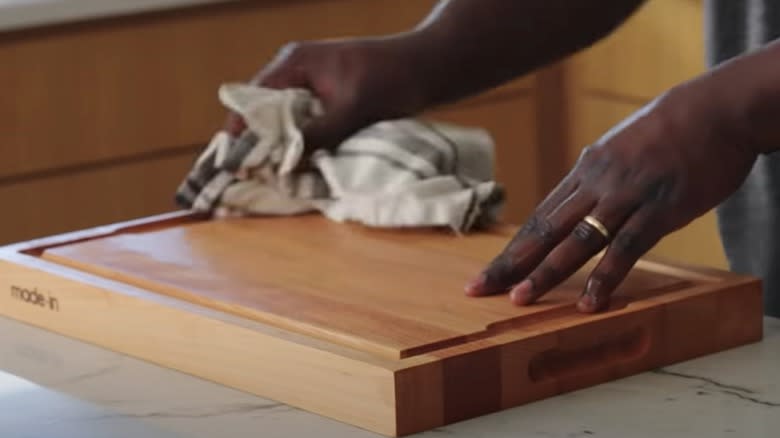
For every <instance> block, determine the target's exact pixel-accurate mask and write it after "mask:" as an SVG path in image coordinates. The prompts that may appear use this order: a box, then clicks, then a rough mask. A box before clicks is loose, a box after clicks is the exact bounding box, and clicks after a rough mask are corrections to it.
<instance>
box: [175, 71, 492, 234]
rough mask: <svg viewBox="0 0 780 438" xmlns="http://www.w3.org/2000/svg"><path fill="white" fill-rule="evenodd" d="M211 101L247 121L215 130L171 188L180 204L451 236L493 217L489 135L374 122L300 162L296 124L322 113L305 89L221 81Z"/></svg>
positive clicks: (418, 123)
mask: <svg viewBox="0 0 780 438" xmlns="http://www.w3.org/2000/svg"><path fill="white" fill-rule="evenodd" d="M219 98H220V100H221V102H222V104H223V105H225V106H226V107H227V108H228V109H230V110H232V111H235V112H236V113H238V114H240V115H241V116H242V117H243V118H244V120H245V123H246V126H247V127H246V129H245V130H244V132H243V133H242V134H240V135H239V136H238V137H232V136H231V135H230V134H228V133H227V132H225V131H220V132H218V133H216V135H215V136H214V137H213V139H212V140H211V142H210V143H209V145H208V147H207V148H206V149H205V150H204V151H203V152H202V153H201V155H200V156H199V157H198V159H197V160H196V162H195V164H194V167H193V168H192V170H190V171H189V173H188V174H187V175H186V176H185V178H184V180H183V181H182V183H181V184H180V186H179V188H178V190H177V192H176V196H175V199H176V202H177V203H178V204H179V205H180V206H182V207H183V208H187V209H191V210H193V211H196V212H206V213H211V214H214V215H215V216H225V215H232V216H235V215H238V216H250V215H293V214H301V213H307V212H316V211H319V212H320V213H322V214H323V215H325V216H326V217H328V218H330V219H331V220H334V221H339V222H343V221H354V222H359V223H362V224H364V225H367V226H372V227H394V228H399V227H439V226H447V227H450V228H452V229H453V230H455V231H456V232H459V233H464V232H468V231H470V230H473V229H476V228H480V227H484V226H486V225H490V224H492V223H494V222H496V221H497V218H498V215H499V214H500V210H501V207H502V206H503V202H504V193H503V189H502V187H501V186H500V185H499V184H497V183H496V182H495V181H493V158H494V157H493V151H494V147H493V141H492V138H491V137H490V135H489V134H488V133H487V132H486V131H484V130H482V129H475V128H467V127H461V126H456V125H453V124H448V123H430V122H426V121H423V120H419V119H397V120H389V121H382V122H379V123H375V124H373V125H371V126H369V127H367V128H365V129H363V130H361V131H359V132H357V133H355V134H354V135H353V136H351V137H350V138H347V139H346V140H345V141H344V142H342V143H341V144H340V145H338V146H337V147H336V148H334V149H332V150H315V151H313V152H312V153H310V154H307V157H308V158H307V160H308V161H307V162H302V161H301V160H302V159H303V157H304V142H303V136H302V132H301V128H302V127H303V126H304V125H305V124H306V123H307V122H308V121H309V120H311V119H312V118H314V117H317V116H318V115H320V114H322V106H321V104H320V102H319V101H318V100H317V99H316V98H315V97H313V95H312V94H311V93H310V92H308V91H307V90H304V89H284V90H276V89H267V88H261V87H256V86H251V85H245V84H225V85H223V86H221V87H220V89H219Z"/></svg>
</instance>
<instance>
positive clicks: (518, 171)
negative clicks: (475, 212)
mask: <svg viewBox="0 0 780 438" xmlns="http://www.w3.org/2000/svg"><path fill="white" fill-rule="evenodd" d="M427 117H428V118H431V119H435V120H443V121H449V122H453V123H459V124H462V125H466V126H474V127H480V128H484V129H486V130H488V131H489V132H490V134H491V136H492V137H493V140H494V142H495V144H496V153H495V155H496V178H497V180H498V181H499V182H500V183H501V184H503V185H504V187H505V189H506V192H507V203H506V207H505V209H504V218H505V220H507V221H510V222H514V223H518V222H520V221H523V220H525V219H526V217H527V216H528V215H529V214H530V213H531V211H532V210H533V208H534V207H536V203H537V202H538V191H539V185H538V180H539V178H540V172H542V171H543V169H542V168H541V167H540V156H539V151H538V144H537V135H536V123H537V120H536V117H535V113H534V100H533V97H532V94H519V93H518V94H516V95H514V96H513V97H507V98H502V99H496V100H492V101H489V102H486V103H483V104H480V105H469V106H462V107H455V108H448V109H443V110H438V111H435V112H431V113H429V114H427Z"/></svg>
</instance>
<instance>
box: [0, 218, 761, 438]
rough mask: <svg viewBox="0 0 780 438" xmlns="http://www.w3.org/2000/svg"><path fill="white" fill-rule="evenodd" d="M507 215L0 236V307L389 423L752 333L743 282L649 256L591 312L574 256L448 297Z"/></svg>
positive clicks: (642, 366)
mask: <svg viewBox="0 0 780 438" xmlns="http://www.w3.org/2000/svg"><path fill="white" fill-rule="evenodd" d="M513 231H514V229H513V228H512V227H501V228H497V229H495V230H492V231H490V232H482V233H476V234H471V235H466V236H455V235H453V234H451V233H449V232H446V231H442V230H431V229H425V230H378V229H367V228H363V227H361V226H358V225H351V224H338V223H335V222H332V221H329V220H327V219H324V218H322V217H320V216H315V215H310V216H299V217H292V218H289V217H288V218H251V219H224V220H209V219H205V218H198V217H195V216H190V215H188V214H185V213H177V214H172V215H166V216H156V217H152V218H145V219H143V220H139V221H133V222H127V223H122V224H115V225H112V226H107V227H100V228H96V229H91V230H84V231H79V232H74V233H69V234H66V235H62V236H54V237H51V238H47V239H41V240H37V241H33V242H26V243H22V244H18V245H12V246H9V247H6V248H3V249H2V250H0V273H1V274H2V276H1V277H2V278H0V284H2V285H4V286H5V287H6V290H7V291H8V293H6V294H4V295H2V298H0V314H3V315H6V316H9V317H12V318H16V319H19V320H22V321H25V322H28V323H31V324H35V325H38V326H41V327H44V328H47V329H49V330H52V331H55V332H58V333H62V334H65V335H68V336H72V337H75V338H78V339H82V340H85V341H88V342H93V343H95V344H98V345H101V346H104V347H106V348H110V349H114V350H117V351H120V352H123V353H126V354H129V355H133V356H136V357H139V358H142V359H145V360H148V361H151V362H154V363H158V364H160V365H163V366H167V367H171V368H174V369H178V370H181V371H183V372H187V373H190V374H193V375H196V376H200V377H203V378H206V379H210V380H213V381H216V382H219V383H222V384H225V385H228V386H231V387H235V388H238V389H241V390H245V391H249V392H252V393H255V394H258V395H261V396H264V397H269V398H273V399H276V400H279V401H281V402H285V403H288V404H290V405H294V406H297V407H300V408H303V409H307V410H309V411H312V412H316V413H319V414H321V415H325V416H328V417H331V418H334V419H337V420H340V421H343V422H347V423H350V424H353V425H355V426H358V427H362V428H365V429H369V430H372V431H375V432H378V433H382V434H385V435H392V436H398V435H407V434H410V433H414V432H419V431H423V430H427V429H430V428H433V427H437V426H440V425H444V424H449V423H452V422H455V421H460V420H464V419H468V418H472V417H475V416H478V415H483V414H486V413H489V412H495V411H497V410H501V409H505V408H508V407H512V406H518V405H521V404H523V403H526V402H529V401H533V400H538V399H540V398H544V397H549V396H553V395H555V394H560V393H563V392H566V391H570V390H574V389H579V388H583V387H587V386H589V385H594V384H598V383H601V382H605V381H608V380H612V379H616V378H619V377H622V376H627V375H630V374H634V373H637V372H641V371H645V370H648V369H651V368H654V367H658V366H661V365H665V364H670V363H674V362H678V361H681V360H686V359H690V358H693V357H697V356H700V355H703V354H708V353H712V352H716V351H720V350H723V349H727V348H731V347H734V346H738V345H742V344H745V343H749V342H754V341H757V340H759V339H761V336H762V316H763V315H762V300H761V288H760V283H759V282H758V281H756V280H755V279H752V278H746V277H741V276H736V275H733V274H730V273H726V272H718V271H712V270H708V269H701V268H692V267H682V266H674V265H670V264H664V263H660V262H654V261H650V260H642V261H640V262H639V263H638V264H637V266H636V267H635V269H634V270H633V271H632V272H631V273H630V275H629V276H628V278H627V279H626V280H625V281H624V282H623V284H622V285H621V286H620V289H619V290H618V292H617V294H616V296H615V299H614V302H613V304H612V306H611V308H610V309H609V310H608V311H606V312H603V313H601V314H597V315H583V314H580V313H578V312H577V311H576V310H575V307H574V304H575V302H576V299H577V297H578V296H579V294H580V292H581V291H582V288H583V286H584V283H585V279H586V278H587V273H588V272H589V270H588V269H587V267H586V268H585V269H583V270H582V271H581V272H579V273H577V274H576V275H574V276H573V277H572V278H570V279H569V280H567V281H566V283H565V284H563V285H561V286H560V287H558V288H556V290H554V291H553V292H551V293H550V294H549V295H547V296H546V297H545V298H544V299H543V300H542V301H541V302H539V303H538V304H536V305H533V306H528V307H518V306H514V305H512V304H511V303H510V301H509V299H508V297H507V296H506V295H497V296H492V297H482V298H472V297H467V296H465V295H464V293H463V285H464V284H465V283H466V282H467V281H468V280H469V279H470V278H471V277H472V276H473V275H474V274H476V273H477V272H479V271H480V270H481V269H482V268H483V267H484V266H485V265H486V264H487V263H488V262H489V261H490V259H492V258H493V257H494V256H495V255H496V254H497V253H498V252H499V251H500V250H501V249H502V248H503V246H504V245H505V244H506V242H507V241H508V239H509V238H510V237H511V236H512V233H513Z"/></svg>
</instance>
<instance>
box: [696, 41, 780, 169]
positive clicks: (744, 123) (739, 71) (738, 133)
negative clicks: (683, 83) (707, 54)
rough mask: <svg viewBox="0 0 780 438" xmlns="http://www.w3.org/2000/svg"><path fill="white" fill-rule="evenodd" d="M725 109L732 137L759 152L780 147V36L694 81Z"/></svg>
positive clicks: (765, 152)
mask: <svg viewBox="0 0 780 438" xmlns="http://www.w3.org/2000/svg"><path fill="white" fill-rule="evenodd" d="M696 83H698V84H699V86H701V87H702V88H704V92H706V93H711V95H712V96H714V99H715V102H714V103H712V104H713V105H717V106H718V107H720V108H722V109H723V110H724V113H723V115H722V116H721V117H722V119H723V123H724V124H725V125H726V126H729V127H731V129H730V132H731V134H730V136H732V137H733V138H736V139H737V141H738V142H739V143H740V145H742V146H746V147H749V148H750V149H751V150H753V151H754V152H756V153H758V154H768V153H772V152H775V151H777V150H778V149H780V130H779V129H778V121H779V120H780V39H778V40H776V41H774V42H772V43H769V44H767V45H765V46H764V47H763V48H761V49H759V50H756V51H755V52H752V53H749V54H746V55H742V56H740V57H737V58H734V59H732V60H731V61H728V62H725V63H723V64H722V65H720V66H718V67H717V68H715V69H713V70H712V71H710V72H708V73H707V74H706V75H704V76H702V77H701V78H700V79H698V80H697V81H695V82H694V83H693V84H691V85H694V84H696Z"/></svg>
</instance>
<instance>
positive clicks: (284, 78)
mask: <svg viewBox="0 0 780 438" xmlns="http://www.w3.org/2000/svg"><path fill="white" fill-rule="evenodd" d="M249 83H250V84H252V85H257V86H260V87H265V88H275V89H283V88H306V87H307V86H308V84H309V81H308V76H307V75H306V72H305V71H304V70H302V69H298V68H291V67H289V66H288V65H287V64H282V65H278V66H275V65H274V66H272V67H269V68H267V69H265V70H263V71H261V72H260V73H259V74H258V75H257V76H256V77H255V78H253V79H252V80H251V81H250V82H249ZM223 129H224V130H225V131H227V132H228V133H229V134H230V135H231V136H233V137H237V136H238V135H240V134H241V133H242V132H244V130H245V129H246V122H245V121H244V119H243V117H241V115H240V114H237V113H236V112H234V111H230V112H229V113H228V115H227V118H226V119H225V124H224V127H223Z"/></svg>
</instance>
